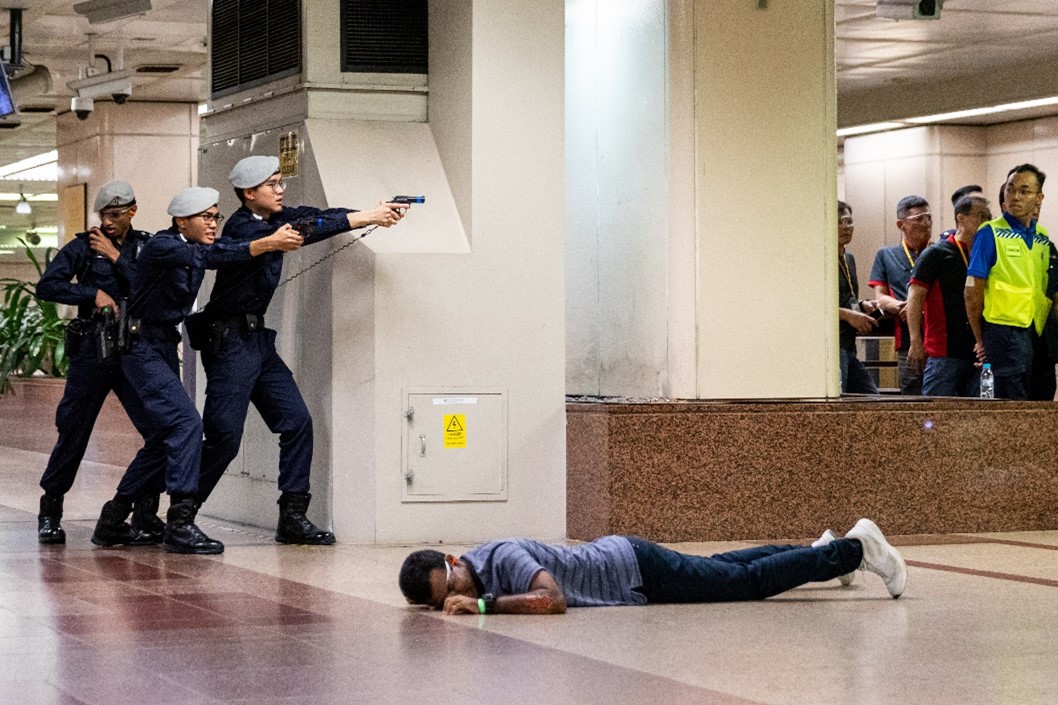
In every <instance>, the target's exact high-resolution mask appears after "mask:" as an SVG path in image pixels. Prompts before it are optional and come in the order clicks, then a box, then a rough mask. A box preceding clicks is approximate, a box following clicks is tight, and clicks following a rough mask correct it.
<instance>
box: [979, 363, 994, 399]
mask: <svg viewBox="0 0 1058 705" xmlns="http://www.w3.org/2000/svg"><path fill="white" fill-rule="evenodd" d="M981 398H982V399H995V398H996V380H995V378H994V377H993V376H992V365H991V364H989V363H987V362H986V363H985V364H984V366H983V367H981Z"/></svg>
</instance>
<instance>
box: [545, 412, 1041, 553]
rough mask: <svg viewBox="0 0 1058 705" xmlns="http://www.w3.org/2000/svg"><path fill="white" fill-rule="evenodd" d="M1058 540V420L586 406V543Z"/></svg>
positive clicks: (575, 446) (574, 481)
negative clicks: (838, 535)
mask: <svg viewBox="0 0 1058 705" xmlns="http://www.w3.org/2000/svg"><path fill="white" fill-rule="evenodd" d="M861 516H867V517H871V518H872V519H874V520H875V521H877V522H878V524H879V525H880V526H881V527H882V529H883V530H884V531H886V532H887V533H892V534H922V533H927V534H928V533H949V532H983V531H1027V530H1040V529H1058V404H1055V403H1049V402H1003V401H978V400H962V401H959V400H939V399H933V400H929V399H926V400H916V401H909V400H902V399H901V400H884V401H882V400H880V401H824V402H813V401H805V402H787V401H784V402H774V403H762V402H753V403H744V402H675V403H594V402H585V403H581V402H578V403H570V404H568V405H567V520H566V521H567V532H568V535H569V537H570V538H576V539H592V538H595V537H598V536H602V535H605V534H614V533H616V534H636V535H640V536H644V537H647V538H650V539H653V540H657V541H717V540H733V539H763V540H774V539H783V538H795V537H810V536H815V535H818V534H819V533H820V532H822V530H823V529H824V528H827V527H831V528H833V529H834V530H835V531H839V532H844V531H846V530H847V529H848V528H850V527H851V526H852V525H853V524H854V523H855V522H856V520H857V519H858V518H859V517H861Z"/></svg>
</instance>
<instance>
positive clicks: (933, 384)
mask: <svg viewBox="0 0 1058 705" xmlns="http://www.w3.org/2000/svg"><path fill="white" fill-rule="evenodd" d="M922 393H923V394H924V395H925V396H927V397H977V396H981V369H980V368H979V367H976V366H974V361H973V360H962V359H960V358H957V357H931V358H928V359H927V360H926V369H925V371H924V372H923V374H922Z"/></svg>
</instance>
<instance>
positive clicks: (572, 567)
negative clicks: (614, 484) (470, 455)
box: [400, 519, 907, 614]
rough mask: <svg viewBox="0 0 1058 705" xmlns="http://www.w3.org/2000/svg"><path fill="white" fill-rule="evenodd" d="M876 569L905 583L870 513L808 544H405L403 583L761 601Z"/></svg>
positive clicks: (412, 590) (540, 607)
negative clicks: (702, 552) (840, 532)
mask: <svg viewBox="0 0 1058 705" xmlns="http://www.w3.org/2000/svg"><path fill="white" fill-rule="evenodd" d="M857 569H861V570H867V571H870V572H872V573H876V574H877V575H879V576H881V578H882V580H883V581H884V582H885V587H886V589H888V590H889V594H890V595H892V596H893V597H900V594H901V593H902V592H903V591H904V585H905V584H906V583H907V566H906V565H905V564H904V559H903V558H902V557H901V556H900V554H899V553H898V552H897V551H896V549H895V548H893V547H892V546H890V545H889V542H888V541H886V540H885V536H884V535H883V534H882V532H881V530H880V529H879V528H878V526H877V525H876V524H875V523H874V522H873V521H871V520H870V519H860V520H859V521H858V522H857V523H856V526H854V527H853V528H852V530H850V531H849V532H848V533H847V534H845V538H842V539H839V538H837V537H836V536H835V534H834V533H833V532H832V531H830V530H829V529H827V530H826V531H825V532H824V533H823V535H822V536H821V537H820V538H819V539H817V540H816V541H814V542H813V543H812V545H811V546H788V545H772V546H759V547H755V548H747V549H742V550H739V551H731V552H730V553H719V554H716V555H714V556H708V557H706V556H692V555H687V554H683V553H677V552H676V551H672V550H669V549H667V548H664V547H662V546H659V545H657V544H655V543H652V542H650V541H646V540H644V539H640V538H635V537H631V536H604V537H602V538H600V539H596V540H595V541H592V542H591V543H586V544H580V545H576V546H554V545H549V544H543V543H539V542H537V541H531V540H529V539H508V540H504V541H494V542H492V543H486V544H482V545H480V546H478V547H476V548H473V549H471V550H470V551H468V552H467V553H466V554H464V555H463V556H462V557H461V558H456V557H455V556H451V555H447V556H446V555H444V554H443V553H441V552H440V551H434V550H431V549H425V550H420V551H416V552H414V553H412V554H411V555H410V556H408V557H407V558H406V559H405V560H404V565H403V566H402V567H401V570H400V590H401V592H402V593H404V597H405V598H407V600H408V602H409V603H411V604H413V605H425V606H428V607H433V608H435V609H443V610H444V612H445V614H491V613H498V614H562V613H563V612H565V611H566V608H567V607H592V606H605V605H645V604H650V603H664V602H733V601H738V600H763V599H764V598H766V597H771V596H772V595H778V594H779V593H781V592H785V591H787V590H790V589H792V588H795V587H798V586H799V585H804V584H805V583H810V582H820V581H824V580H831V579H832V578H839V579H840V580H841V582H842V584H843V585H849V584H851V582H852V578H853V577H854V575H853V571H854V570H857Z"/></svg>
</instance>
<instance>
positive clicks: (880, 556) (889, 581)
mask: <svg viewBox="0 0 1058 705" xmlns="http://www.w3.org/2000/svg"><path fill="white" fill-rule="evenodd" d="M845 538H847V539H858V540H859V542H860V545H861V546H863V563H862V564H861V565H860V568H861V569H863V570H869V571H871V572H872V573H877V574H878V575H880V576H881V578H882V580H883V581H884V582H885V587H886V589H887V590H889V594H890V595H892V596H893V597H894V598H896V597H900V595H901V594H902V593H903V592H904V586H905V585H907V564H906V563H904V559H903V557H902V556H901V555H900V554H899V553H898V552H897V550H896V549H895V548H893V547H892V546H890V545H889V542H888V541H886V540H885V535H884V534H882V530H881V529H879V528H878V525H877V524H875V523H874V522H873V521H871V520H870V519H860V520H859V521H858V522H856V526H854V527H852V528H851V529H849V532H848V533H847V534H845Z"/></svg>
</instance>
